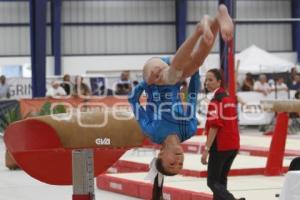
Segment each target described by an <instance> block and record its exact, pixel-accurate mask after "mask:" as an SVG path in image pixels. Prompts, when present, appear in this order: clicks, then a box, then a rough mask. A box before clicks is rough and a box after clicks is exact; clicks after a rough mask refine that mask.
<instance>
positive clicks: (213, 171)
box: [207, 150, 238, 200]
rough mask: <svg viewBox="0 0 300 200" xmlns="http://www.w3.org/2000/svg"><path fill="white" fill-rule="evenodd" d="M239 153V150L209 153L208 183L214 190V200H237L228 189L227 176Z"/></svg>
mask: <svg viewBox="0 0 300 200" xmlns="http://www.w3.org/2000/svg"><path fill="white" fill-rule="evenodd" d="M237 153H238V151H237V150H232V151H217V150H212V151H211V152H210V153H209V159H208V169H207V173H208V176H207V185H208V187H209V188H210V189H211V190H212V192H213V200H235V198H234V196H233V195H232V194H231V193H230V192H229V191H228V190H227V176H228V173H229V170H230V168H231V165H232V163H233V160H234V158H235V157H236V155H237Z"/></svg>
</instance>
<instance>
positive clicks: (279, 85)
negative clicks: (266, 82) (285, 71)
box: [273, 77, 288, 91]
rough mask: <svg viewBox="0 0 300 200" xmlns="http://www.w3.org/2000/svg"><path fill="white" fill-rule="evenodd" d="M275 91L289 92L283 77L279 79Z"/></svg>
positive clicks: (274, 87)
mask: <svg viewBox="0 0 300 200" xmlns="http://www.w3.org/2000/svg"><path fill="white" fill-rule="evenodd" d="M273 90H276V91H288V87H287V85H286V84H285V83H284V79H283V77H279V78H278V79H277V81H276V84H275V85H274V86H273Z"/></svg>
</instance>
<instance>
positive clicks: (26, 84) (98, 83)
mask: <svg viewBox="0 0 300 200" xmlns="http://www.w3.org/2000/svg"><path fill="white" fill-rule="evenodd" d="M74 78H75V76H74V77H71V82H74V81H73V79H74ZM54 80H58V81H62V77H55V76H53V77H47V80H46V90H47V88H49V87H50V86H51V82H52V81H54ZM83 82H84V83H86V84H87V86H88V87H90V88H91V91H92V93H93V95H95V96H98V95H100V94H98V93H99V91H100V89H101V88H102V87H106V79H105V77H103V76H101V77H84V78H83ZM7 84H8V85H9V91H10V95H11V96H10V99H21V98H32V84H31V78H26V77H22V78H20V77H15V78H7Z"/></svg>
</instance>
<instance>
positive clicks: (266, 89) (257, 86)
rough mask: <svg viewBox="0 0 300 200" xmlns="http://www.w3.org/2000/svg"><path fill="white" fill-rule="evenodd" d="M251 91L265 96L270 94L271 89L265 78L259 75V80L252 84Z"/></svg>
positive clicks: (263, 75)
mask: <svg viewBox="0 0 300 200" xmlns="http://www.w3.org/2000/svg"><path fill="white" fill-rule="evenodd" d="M253 90H254V91H256V92H260V93H263V94H264V95H265V96H267V95H268V94H269V93H270V92H272V88H271V87H270V86H269V84H268V83H267V77H266V75H265V74H261V75H260V76H259V80H258V81H256V82H255V83H254V86H253Z"/></svg>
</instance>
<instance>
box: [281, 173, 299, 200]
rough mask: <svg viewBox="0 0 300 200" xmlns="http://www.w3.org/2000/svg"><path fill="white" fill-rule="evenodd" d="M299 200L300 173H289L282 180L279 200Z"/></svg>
mask: <svg viewBox="0 0 300 200" xmlns="http://www.w3.org/2000/svg"><path fill="white" fill-rule="evenodd" d="M299 199H300V171H289V172H288V173H287V174H286V176H285V180H284V184H283V187H282V190H281V194H280V200H299Z"/></svg>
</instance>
